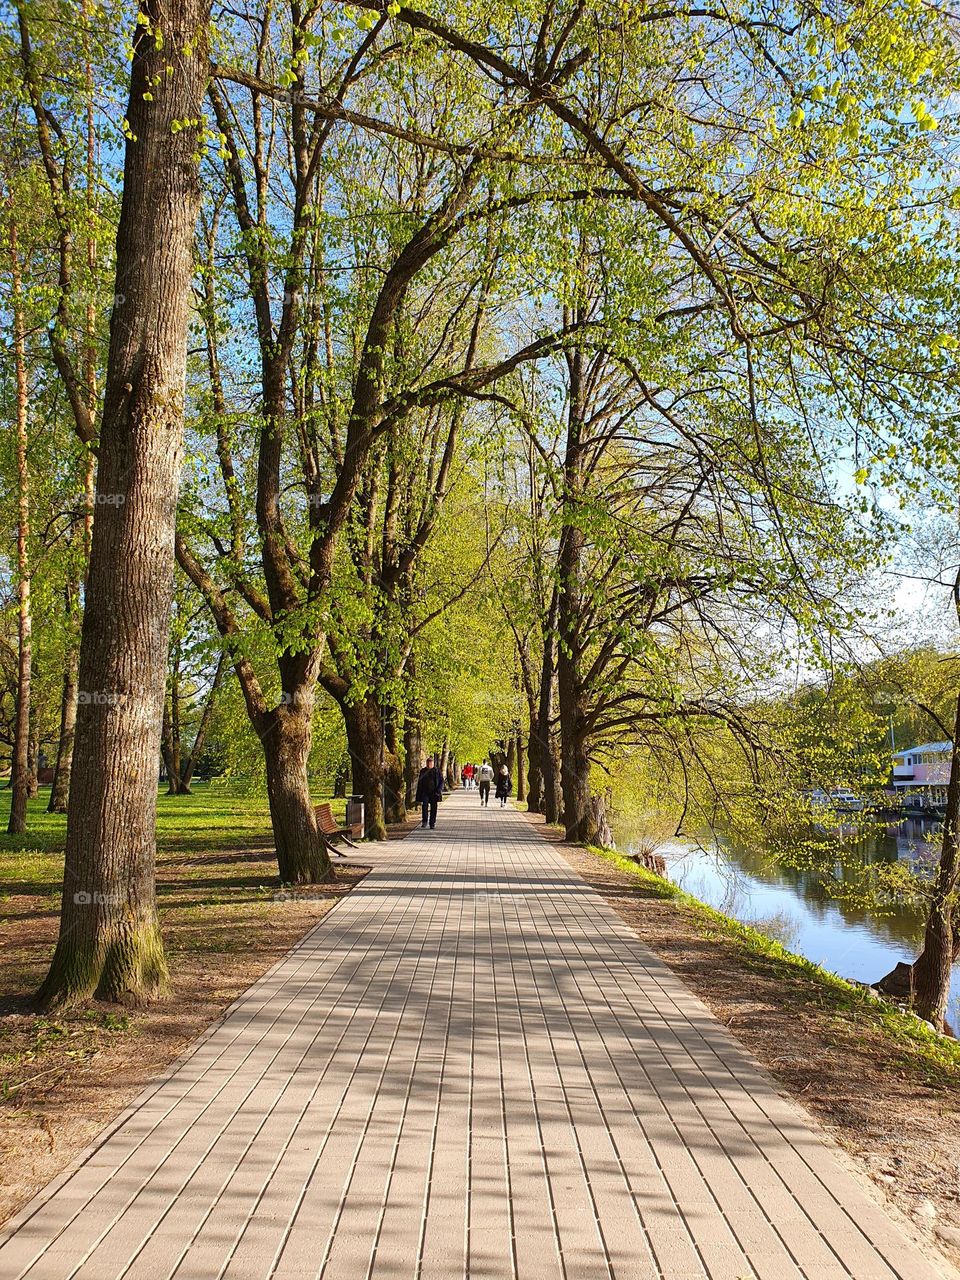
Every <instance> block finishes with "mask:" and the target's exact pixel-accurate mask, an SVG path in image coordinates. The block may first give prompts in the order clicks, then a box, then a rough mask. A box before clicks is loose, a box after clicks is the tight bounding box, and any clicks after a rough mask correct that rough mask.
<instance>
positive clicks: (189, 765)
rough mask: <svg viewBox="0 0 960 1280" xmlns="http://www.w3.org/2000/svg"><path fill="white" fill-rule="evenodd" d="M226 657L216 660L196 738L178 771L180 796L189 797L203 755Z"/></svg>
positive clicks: (222, 655)
mask: <svg viewBox="0 0 960 1280" xmlns="http://www.w3.org/2000/svg"><path fill="white" fill-rule="evenodd" d="M226 661H227V659H226V655H225V654H223V653H221V654H220V656H219V658H218V659H217V669H216V671H215V672H214V674H213V684H211V686H210V692H209V694H208V695H207V700H206V702H205V703H204V706H203V714H202V715H201V716H200V723H199V724H198V725H197V736H196V737H195V738H194V740H193V747H192V748H191V751H190V754H189V755H188V756H187V758H186V760H184V762H183V766H182V768H181V770H180V794H181V795H185V796H188V795H190V783H191V782H192V781H193V771H194V769H196V767H197V761H198V760H199V759H200V757H201V755H202V754H203V748H204V746H205V744H206V741H207V733H208V732H209V729H210V721H211V720H212V719H213V704H214V703H215V702H216V699H217V692H218V691H219V689H220V682H221V681H222V680H223V670H224V667H225V666H226Z"/></svg>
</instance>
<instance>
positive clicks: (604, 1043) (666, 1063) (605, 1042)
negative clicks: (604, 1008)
mask: <svg viewBox="0 0 960 1280" xmlns="http://www.w3.org/2000/svg"><path fill="white" fill-rule="evenodd" d="M571 941H572V942H573V945H574V947H575V948H576V945H577V944H576V942H575V940H573V939H571ZM596 958H597V961H598V962H599V963H600V964H603V957H602V956H600V955H599V951H598V953H597V957H596ZM583 970H584V974H585V975H586V976H587V980H588V981H593V983H594V988H595V990H596V993H597V996H598V997H599V998H600V1000H601V1001H603V1002H604V1003H606V1004H609V999H608V993H607V992H606V991H605V990H604V989H603V986H602V984H601V983H600V982H598V981H597V980H596V976H595V969H594V967H593V966H592V965H591V964H590V963H588V962H584V965H583ZM613 976H614V975H611V977H613ZM584 1011H585V1013H586V1015H587V1017H589V1018H590V1020H591V1021H592V1023H593V1025H594V1028H595V1031H596V1045H597V1048H598V1050H600V1049H602V1051H603V1052H605V1053H606V1054H607V1058H608V1062H609V1065H610V1067H611V1069H612V1070H613V1072H614V1074H615V1075H616V1077H617V1079H618V1081H619V1082H620V1085H621V1088H622V1089H623V1092H624V1095H625V1097H626V1098H627V1099H628V1101H632V1099H633V1093H632V1090H631V1089H630V1087H629V1086H628V1084H627V1082H626V1081H625V1080H624V1079H623V1076H622V1073H621V1070H620V1068H619V1067H618V1065H617V1063H616V1061H615V1059H614V1057H613V1055H612V1053H611V1052H610V1044H609V1035H607V1034H605V1033H604V1032H603V1031H602V1030H601V1029H600V1027H599V1026H598V1024H597V1022H596V1018H595V1017H594V1016H593V1014H592V1012H591V1009H590V1004H589V1002H588V1001H584ZM637 1017H638V1020H639V1019H640V1013H639V1011H637ZM614 1018H615V1020H616V1021H618V1023H619V1019H617V1018H616V1014H615V1013H614ZM620 1035H621V1038H622V1042H623V1046H624V1048H625V1049H626V1051H627V1052H628V1053H631V1054H632V1055H633V1057H634V1060H635V1062H636V1064H637V1066H638V1068H639V1069H640V1071H641V1072H642V1073H643V1074H644V1076H645V1077H646V1079H647V1082H648V1085H649V1093H650V1096H651V1097H652V1098H655V1099H658V1100H659V1102H660V1107H661V1110H662V1112H663V1116H664V1118H665V1119H666V1120H668V1122H669V1123H671V1124H672V1125H673V1126H674V1129H675V1132H676V1135H677V1138H678V1140H679V1142H680V1144H681V1145H682V1146H683V1147H684V1148H685V1149H686V1150H687V1152H688V1155H689V1157H690V1159H691V1160H692V1162H693V1163H694V1164H695V1165H696V1167H697V1169H698V1171H699V1173H700V1175H701V1179H702V1181H703V1183H704V1186H705V1187H706V1188H707V1189H708V1190H709V1191H710V1193H711V1195H712V1196H713V1197H714V1200H715V1203H716V1207H717V1209H718V1211H719V1212H720V1214H721V1216H722V1217H723V1218H724V1220H726V1222H727V1223H728V1225H729V1227H730V1230H731V1233H732V1235H733V1237H734V1238H735V1239H736V1240H737V1243H738V1245H739V1247H740V1249H741V1251H742V1252H743V1254H744V1263H745V1264H746V1263H747V1262H748V1247H749V1246H748V1244H747V1242H745V1241H744V1240H743V1239H741V1238H740V1235H739V1233H738V1231H737V1228H736V1225H735V1221H734V1220H731V1213H730V1210H729V1209H728V1208H725V1206H724V1205H723V1204H722V1203H721V1201H720V1200H719V1199H718V1198H717V1196H716V1192H715V1191H714V1184H713V1183H712V1181H711V1179H710V1178H709V1176H708V1173H707V1171H706V1169H705V1168H704V1166H703V1163H702V1160H701V1159H700V1158H698V1156H697V1154H696V1146H695V1144H694V1143H692V1142H691V1141H689V1140H688V1135H685V1134H684V1132H683V1130H682V1128H681V1125H680V1123H679V1122H678V1120H677V1118H676V1116H674V1115H673V1114H672V1113H671V1112H670V1110H669V1108H668V1107H667V1106H666V1104H665V1102H664V1101H663V1099H662V1096H661V1093H660V1090H659V1089H658V1088H657V1087H656V1084H655V1083H654V1081H653V1079H652V1078H651V1076H650V1073H649V1069H648V1067H647V1065H646V1064H645V1063H644V1062H643V1060H642V1059H641V1058H640V1056H639V1053H638V1051H637V1050H636V1047H635V1046H634V1044H633V1042H632V1039H631V1037H630V1035H629V1033H628V1032H627V1031H626V1029H625V1028H623V1027H622V1025H621V1026H620ZM576 1040H577V1042H578V1043H579V1044H580V1046H581V1051H582V1045H583V1042H582V1038H581V1037H580V1036H576ZM671 1047H672V1048H675V1049H679V1050H681V1051H684V1050H685V1048H686V1046H684V1045H683V1043H682V1041H681V1040H680V1038H679V1037H675V1038H674V1041H673V1044H672V1046H671ZM656 1048H657V1050H658V1051H659V1053H660V1055H661V1061H662V1064H663V1067H664V1069H665V1071H666V1072H667V1073H668V1074H669V1077H670V1078H671V1079H674V1080H677V1081H678V1083H680V1082H679V1078H678V1076H677V1072H676V1066H675V1064H674V1063H672V1062H671V1061H670V1060H669V1058H668V1056H667V1054H666V1052H665V1050H664V1048H663V1046H661V1045H660V1044H656ZM583 1065H584V1070H585V1073H586V1074H587V1077H588V1078H589V1079H591V1082H592V1087H593V1090H594V1093H595V1095H596V1100H597V1106H598V1109H599V1110H600V1111H601V1113H603V1114H605V1109H604V1105H603V1101H602V1098H601V1096H600V1090H599V1088H598V1086H597V1085H596V1084H595V1083H593V1075H594V1072H593V1070H591V1066H590V1062H589V1061H588V1059H587V1057H586V1054H585V1053H584V1054H583ZM680 1087H681V1088H683V1090H684V1092H685V1093H686V1095H687V1098H688V1100H689V1101H690V1103H691V1105H692V1107H693V1110H694V1111H695V1113H696V1114H697V1115H698V1116H699V1117H700V1118H701V1120H702V1122H703V1125H704V1128H705V1130H706V1131H707V1132H708V1133H710V1135H711V1137H712V1138H713V1139H714V1140H715V1141H716V1143H717V1145H718V1147H719V1148H720V1149H721V1150H722V1151H723V1152H724V1154H725V1155H726V1156H727V1158H728V1159H730V1163H731V1166H732V1168H733V1169H734V1171H735V1173H736V1175H737V1176H738V1178H739V1179H740V1182H741V1185H742V1186H743V1187H744V1189H745V1190H746V1191H747V1192H748V1193H749V1194H750V1195H751V1198H752V1199H753V1201H754V1203H755V1204H756V1206H757V1209H758V1210H759V1211H760V1213H761V1215H762V1216H763V1218H764V1219H765V1220H766V1221H767V1223H768V1225H769V1227H770V1230H771V1232H772V1233H773V1235H774V1236H775V1238H776V1239H777V1240H778V1242H779V1243H780V1244H781V1246H782V1248H783V1249H784V1251H785V1252H786V1254H787V1255H788V1257H789V1259H790V1261H791V1262H792V1264H793V1265H794V1266H796V1267H797V1270H798V1273H799V1274H800V1275H806V1274H807V1273H806V1272H805V1271H804V1270H803V1268H802V1266H801V1263H800V1260H799V1259H798V1257H797V1255H796V1253H795V1252H794V1251H793V1250H792V1249H791V1247H790V1246H789V1244H788V1242H787V1241H785V1240H784V1239H783V1238H782V1236H781V1235H780V1233H779V1232H778V1231H777V1228H776V1225H775V1224H774V1223H773V1222H772V1220H771V1218H770V1215H769V1214H768V1213H767V1211H766V1208H765V1206H764V1204H763V1203H762V1201H761V1200H760V1198H759V1196H758V1195H757V1194H756V1193H755V1192H754V1191H753V1189H752V1188H751V1187H750V1186H749V1184H748V1183H747V1181H746V1179H745V1177H744V1175H743V1173H742V1171H741V1170H740V1168H739V1167H738V1164H737V1162H736V1161H735V1160H734V1159H733V1158H732V1156H731V1153H729V1152H727V1151H726V1150H725V1147H724V1144H723V1143H722V1141H721V1139H720V1137H719V1135H718V1134H717V1133H716V1129H715V1126H714V1125H712V1124H711V1123H710V1120H709V1119H708V1118H707V1116H706V1115H705V1114H704V1113H703V1109H702V1107H701V1106H700V1105H699V1103H698V1102H697V1100H696V1099H695V1097H694V1096H693V1094H692V1093H691V1091H690V1090H689V1089H688V1088H687V1087H686V1086H684V1085H683V1084H682V1083H680ZM637 1122H638V1123H639V1124H641V1126H642V1120H641V1117H640V1115H639V1113H638V1114H637ZM608 1128H609V1129H610V1131H611V1140H612V1141H614V1142H615V1138H614V1137H613V1132H614V1128H613V1126H612V1125H610V1124H609V1122H608ZM661 1169H662V1166H661ZM664 1176H665V1177H666V1174H665V1171H664ZM671 1190H672V1188H671ZM674 1199H675V1203H676V1197H674ZM677 1208H678V1212H680V1213H681V1214H682V1209H681V1208H680V1206H679V1205H677ZM811 1227H812V1228H813V1229H814V1230H816V1227H815V1225H814V1224H813V1223H812V1221H811ZM694 1243H696V1241H695V1238H694ZM704 1265H705V1266H706V1260H704Z"/></svg>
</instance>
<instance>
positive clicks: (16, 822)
mask: <svg viewBox="0 0 960 1280" xmlns="http://www.w3.org/2000/svg"><path fill="white" fill-rule="evenodd" d="M10 266H11V293H12V309H13V364H14V374H15V379H16V419H17V421H16V428H17V442H16V455H17V487H18V494H17V711H16V720H15V722H14V729H13V758H12V761H11V780H10V781H11V787H12V789H13V796H12V797H11V800H10V818H9V821H8V823H7V831H8V832H9V833H10V834H11V835H22V834H23V832H25V831H26V829H27V798H28V795H29V791H30V778H29V770H30V762H29V750H30V683H31V673H32V665H33V642H32V626H33V623H32V618H31V612H30V563H29V558H28V549H27V539H28V538H29V536H30V473H29V469H28V466H27V403H28V396H29V392H28V389H27V363H26V349H25V335H24V317H23V285H22V281H21V275H20V249H19V245H18V243H17V224H16V221H15V220H14V219H13V218H11V220H10Z"/></svg>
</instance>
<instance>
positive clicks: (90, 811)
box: [39, 0, 210, 1006]
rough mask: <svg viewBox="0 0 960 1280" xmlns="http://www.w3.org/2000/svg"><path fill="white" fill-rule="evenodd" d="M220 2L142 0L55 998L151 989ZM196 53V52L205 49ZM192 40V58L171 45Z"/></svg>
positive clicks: (159, 978) (60, 1001)
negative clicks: (212, 25) (194, 319)
mask: <svg viewBox="0 0 960 1280" xmlns="http://www.w3.org/2000/svg"><path fill="white" fill-rule="evenodd" d="M209 17H210V3H209V0H141V3H140V13H139V14H138V18H139V19H141V20H140V21H138V22H137V24H136V29H135V32H134V36H133V63H132V69H131V78H130V101H129V105H128V108H127V112H126V119H127V123H128V136H127V143H126V153H125V160H124V184H123V200H122V204H121V209H120V222H119V227H118V231H117V253H116V260H117V271H116V287H115V291H114V293H115V303H114V308H113V314H112V316H111V323H110V353H109V359H108V367H107V379H106V390H105V399H104V407H103V415H102V421H101V431H100V445H99V468H98V483H97V495H98V498H99V499H101V500H100V501H99V502H98V513H97V519H96V520H95V521H94V527H93V546H92V550H91V556H90V570H89V581H88V590H87V598H86V608H85V612H84V619H83V631H82V637H81V645H80V705H79V710H78V715H77V726H76V758H75V760H74V768H73V777H72V779H71V783H70V805H69V811H68V814H67V844H66V861H65V868H64V888H63V902H62V908H61V919H60V937H59V941H58V943H57V949H56V952H55V954H54V958H53V963H52V966H51V968H50V972H49V973H48V975H47V978H46V980H45V982H44V983H43V986H42V988H41V990H40V993H39V996H40V1000H41V1001H42V1003H43V1004H44V1005H46V1006H62V1005H65V1004H69V1003H73V1002H76V1001H79V1000H83V999H86V998H87V997H89V996H90V995H93V994H96V995H97V996H100V997H102V998H104V999H110V1000H135V1001H140V1000H143V999H148V998H150V997H152V996H154V995H156V994H158V993H159V992H160V991H161V990H162V989H163V988H164V986H165V985H166V979H167V970H166V963H165V960H164V955H163V944H162V941H161V937H160V929H159V923H158V918H157V908H156V885H155V860H156V838H155V821H156V794H157V768H156V762H157V754H158V751H159V747H160V721H161V712H162V706H163V696H164V681H165V675H166V671H165V668H166V660H167V650H168V642H169V628H170V606H171V598H172V590H173V537H174V525H175V519H176V507H177V492H178V487H179V479H180V466H181V452H182V442H183V400H184V382H185V375H186V355H187V324H188V320H189V309H190V292H191V283H192V275H193V238H194V231H195V225H196V219H197V213H198V210H199V205H200V184H199V181H198V172H197V170H198V162H199V154H198V153H199V150H200V146H199V141H198V131H197V128H196V127H195V126H192V125H190V126H187V127H184V126H183V124H182V122H183V121H194V120H201V119H202V117H203V98H204V91H205V87H206V80H207V74H208V62H207V48H206V33H207V25H208V22H209ZM188 50H189V51H188ZM172 51H175V54H174V56H171V52H172Z"/></svg>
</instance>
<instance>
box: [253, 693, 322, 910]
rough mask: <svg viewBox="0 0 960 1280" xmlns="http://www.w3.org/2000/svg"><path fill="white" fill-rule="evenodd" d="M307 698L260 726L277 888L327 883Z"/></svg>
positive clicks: (310, 704)
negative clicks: (311, 775)
mask: <svg viewBox="0 0 960 1280" xmlns="http://www.w3.org/2000/svg"><path fill="white" fill-rule="evenodd" d="M312 712H313V699H312V697H310V696H309V694H307V695H304V696H303V698H302V699H299V700H298V699H293V700H292V701H291V702H290V703H281V704H280V706H278V707H275V708H274V710H273V711H271V712H268V713H267V716H266V717H265V719H264V723H263V729H264V732H263V754H264V760H265V762H266V766H267V796H268V799H269V801H270V820H271V823H272V826H273V838H274V841H275V843H276V849H277V866H278V868H279V872H280V880H281V882H282V883H283V884H320V883H322V882H323V881H325V880H332V879H333V873H332V871H331V868H330V858H329V856H328V855H327V851H326V848H325V846H324V843H323V841H322V839H321V838H320V832H319V830H318V828H317V815H316V812H315V810H314V806H313V801H312V799H311V796H310V778H309V775H308V773H307V762H308V761H309V759H310V732H311V718H312Z"/></svg>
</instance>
